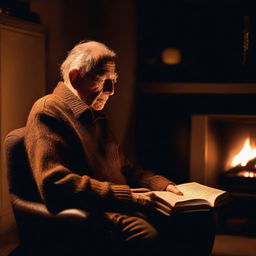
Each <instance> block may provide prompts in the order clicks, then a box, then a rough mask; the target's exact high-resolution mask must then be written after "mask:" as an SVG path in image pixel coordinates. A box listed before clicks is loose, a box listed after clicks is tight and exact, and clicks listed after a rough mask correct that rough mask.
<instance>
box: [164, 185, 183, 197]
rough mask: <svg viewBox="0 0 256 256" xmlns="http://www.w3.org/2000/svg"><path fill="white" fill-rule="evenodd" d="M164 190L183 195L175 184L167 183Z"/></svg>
mask: <svg viewBox="0 0 256 256" xmlns="http://www.w3.org/2000/svg"><path fill="white" fill-rule="evenodd" d="M166 191H169V192H172V193H174V194H176V195H179V196H183V193H182V192H181V191H180V190H179V189H178V188H177V187H176V186H175V185H172V184H169V185H168V186H167V187H166Z"/></svg>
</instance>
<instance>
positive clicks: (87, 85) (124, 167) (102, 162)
mask: <svg viewBox="0 0 256 256" xmlns="http://www.w3.org/2000/svg"><path fill="white" fill-rule="evenodd" d="M115 59H116V54H115V53H114V52H113V51H112V50H110V49H109V48H107V47H106V46H105V45H103V44H101V43H98V42H94V41H89V42H83V43H80V44H78V45H76V46H75V47H74V48H73V49H72V50H71V51H70V52H69V54H68V56H67V58H66V60H65V61H64V62H63V63H62V65H61V73H62V77H63V80H64V82H59V83H58V85H57V87H56V88H55V90H54V91H53V93H52V94H49V95H46V96H45V97H43V98H41V99H39V100H38V101H37V102H36V103H35V104H34V106H33V107H32V110H31V112H30V114H29V117H28V121H27V125H26V135H25V146H26V150H27V153H28V158H29V162H30V166H31V169H32V172H33V176H34V179H35V181H36V184H37V187H38V189H39V192H40V196H41V198H42V200H43V202H45V204H46V206H47V207H48V209H49V210H50V211H51V212H55V213H56V212H59V211H61V210H63V209H67V208H81V209H85V210H87V211H90V212H92V213H97V214H96V215H95V216H99V215H100V216H101V217H102V218H103V219H104V218H105V220H107V221H108V223H111V225H110V226H108V228H110V227H111V228H110V229H111V232H112V238H113V237H116V241H117V240H119V242H120V244H122V245H123V247H122V248H128V249H129V250H131V251H132V253H133V254H135V255H136V252H137V253H138V254H139V255H141V254H145V255H146V254H147V255H148V254H149V253H151V254H153V255H154V253H155V252H154V249H157V251H158V252H160V251H161V248H160V247H158V246H153V244H154V245H156V242H158V240H159V237H161V232H162V230H164V228H163V227H164V226H166V225H167V222H168V221H169V220H167V219H165V218H164V217H163V216H160V213H159V214H157V213H156V212H154V210H153V207H151V201H150V197H149V196H148V193H147V192H145V191H147V190H148V191H150V190H168V191H170V192H172V193H176V194H181V192H180V191H179V190H178V189H177V188H176V187H175V185H174V183H172V182H171V181H170V180H168V179H166V178H165V177H163V176H160V175H157V174H156V173H154V172H153V171H149V170H143V169H142V168H139V167H137V166H134V165H132V164H131V163H130V162H129V161H128V160H127V159H126V158H125V157H124V156H123V155H122V153H121V152H120V150H119V147H118V145H117V143H116V141H115V139H114V136H113V134H112V133H111V131H110V129H109V124H108V120H107V119H106V117H105V116H104V115H103V114H102V113H101V112H100V110H102V109H103V108H104V106H105V104H106V102H107V101H108V99H109V97H110V96H111V95H113V94H114V90H115V84H116V80H117V74H116V70H115ZM143 191H144V192H145V193H143ZM138 192H140V193H138ZM99 213H100V214H99ZM153 215H155V217H152V216H153ZM162 218H163V219H164V221H166V223H164V225H163V219H162ZM169 219H171V218H169ZM103 222H104V221H103ZM103 222H102V223H103ZM161 222H162V223H161ZM102 223H101V219H100V218H99V220H98V221H96V222H95V228H96V226H97V225H98V226H101V224H102ZM102 225H103V224H102ZM161 226H162V227H161ZM101 228H102V226H101ZM113 233H114V236H113ZM163 233H164V232H163ZM170 233H172V235H171V234H169V235H170V237H169V238H171V237H173V234H175V233H176V231H174V230H171V231H170ZM164 234H165V235H166V233H164ZM159 244H160V243H159ZM159 244H158V245H159ZM163 247H164V246H163ZM120 250H122V249H120ZM129 250H126V252H128V251H129ZM133 250H134V251H133Z"/></svg>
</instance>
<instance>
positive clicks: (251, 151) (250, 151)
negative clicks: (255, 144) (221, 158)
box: [231, 138, 256, 177]
mask: <svg viewBox="0 0 256 256" xmlns="http://www.w3.org/2000/svg"><path fill="white" fill-rule="evenodd" d="M255 157H256V148H252V147H251V146H250V139H249V138H247V139H246V140H245V143H244V146H243V148H242V150H241V151H240V152H239V153H238V154H237V155H236V156H235V157H234V158H233V160H232V163H231V165H232V166H233V167H235V166H237V165H241V166H246V164H247V162H248V161H250V160H251V159H253V158H255ZM247 175H248V176H245V177H250V174H249V173H248V174H247Z"/></svg>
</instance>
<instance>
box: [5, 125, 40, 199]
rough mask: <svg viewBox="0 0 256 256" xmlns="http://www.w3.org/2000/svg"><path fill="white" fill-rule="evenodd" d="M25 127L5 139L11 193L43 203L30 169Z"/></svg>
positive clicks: (12, 132) (14, 131)
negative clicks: (25, 143) (25, 142)
mask: <svg viewBox="0 0 256 256" xmlns="http://www.w3.org/2000/svg"><path fill="white" fill-rule="evenodd" d="M24 136H25V127H22V128H19V129H15V130H13V131H11V132H10V133H9V134H8V135H7V136H6V138H5V144H4V149H5V154H6V167H7V177H8V183H9V191H10V193H11V194H13V195H15V196H17V197H19V198H22V199H24V200H28V201H34V202H41V199H40V196H39V192H38V189H37V186H36V183H35V181H34V179H33V175H32V172H31V169H30V165H29V161H28V157H27V153H26V149H25V145H24Z"/></svg>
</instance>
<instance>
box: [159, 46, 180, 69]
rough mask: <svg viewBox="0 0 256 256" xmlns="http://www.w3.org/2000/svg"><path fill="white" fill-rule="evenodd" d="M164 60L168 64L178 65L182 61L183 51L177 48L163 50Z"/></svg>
mask: <svg viewBox="0 0 256 256" xmlns="http://www.w3.org/2000/svg"><path fill="white" fill-rule="evenodd" d="M162 61H163V63H165V64H168V65H176V64H179V63H180V62H181V52H180V49H177V48H166V49H164V50H163V52H162Z"/></svg>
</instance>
